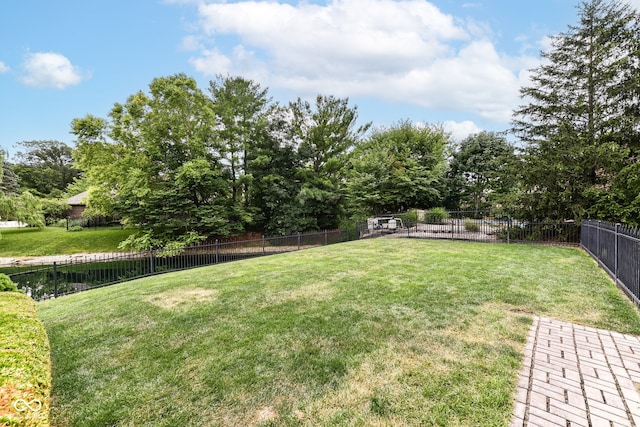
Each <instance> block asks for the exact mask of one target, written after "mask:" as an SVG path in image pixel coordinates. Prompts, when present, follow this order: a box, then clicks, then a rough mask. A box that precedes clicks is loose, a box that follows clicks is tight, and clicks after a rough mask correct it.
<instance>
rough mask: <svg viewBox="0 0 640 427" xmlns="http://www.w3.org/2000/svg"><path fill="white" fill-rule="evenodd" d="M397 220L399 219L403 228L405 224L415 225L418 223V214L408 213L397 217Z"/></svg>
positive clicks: (414, 212)
mask: <svg viewBox="0 0 640 427" xmlns="http://www.w3.org/2000/svg"><path fill="white" fill-rule="evenodd" d="M397 218H400V219H401V220H402V222H403V223H404V225H405V226H406V225H407V224H413V225H415V224H416V223H417V222H418V213H417V212H416V211H409V212H407V213H403V214H400V215H398V216H397Z"/></svg>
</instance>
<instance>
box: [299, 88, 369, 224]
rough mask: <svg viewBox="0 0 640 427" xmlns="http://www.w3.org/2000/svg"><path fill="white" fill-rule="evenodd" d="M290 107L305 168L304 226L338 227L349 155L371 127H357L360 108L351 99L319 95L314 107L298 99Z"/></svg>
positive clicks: (301, 194) (302, 176)
mask: <svg viewBox="0 0 640 427" xmlns="http://www.w3.org/2000/svg"><path fill="white" fill-rule="evenodd" d="M289 108H290V110H291V113H292V116H293V119H292V128H291V129H292V130H293V132H294V135H293V140H294V141H295V143H296V144H297V146H298V154H299V156H300V161H301V163H302V166H303V167H302V168H301V169H300V172H299V174H298V176H299V179H300V180H301V182H302V187H301V189H300V192H299V194H298V200H299V203H300V205H301V207H302V218H303V222H302V223H301V227H302V229H303V230H314V229H315V230H322V229H331V228H336V227H337V226H338V223H339V220H340V217H341V215H342V214H343V207H344V203H343V202H344V200H343V198H344V194H345V193H344V190H345V188H344V179H343V178H344V171H345V165H346V163H347V154H348V152H349V151H350V150H351V149H352V148H353V147H354V146H355V144H356V142H357V141H358V140H360V138H361V137H362V136H363V135H364V133H365V132H366V131H367V129H368V128H369V125H368V124H367V125H364V126H357V125H356V122H357V118H358V109H357V107H355V106H354V107H351V106H349V99H348V98H344V99H339V98H335V97H333V96H321V95H319V96H317V97H316V101H315V103H314V104H311V103H309V102H308V101H303V100H301V99H298V100H297V101H296V102H295V103H291V104H290V106H289Z"/></svg>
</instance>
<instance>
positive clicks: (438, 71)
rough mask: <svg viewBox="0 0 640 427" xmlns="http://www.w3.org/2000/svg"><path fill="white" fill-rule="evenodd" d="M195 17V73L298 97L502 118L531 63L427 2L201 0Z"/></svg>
mask: <svg viewBox="0 0 640 427" xmlns="http://www.w3.org/2000/svg"><path fill="white" fill-rule="evenodd" d="M199 16H200V27H199V28H200V32H199V33H198V35H197V40H198V41H199V43H200V49H199V54H198V55H197V56H195V57H194V58H192V60H191V64H192V65H193V66H194V67H195V68H196V70H197V71H198V72H200V73H202V74H204V75H208V76H213V75H215V74H219V73H229V74H237V75H243V76H247V77H251V76H256V75H257V76H263V79H260V80H259V82H260V83H261V84H264V85H266V86H269V87H272V88H284V89H288V90H292V91H295V92H296V93H297V94H299V95H301V96H308V95H314V94H317V93H324V94H333V95H336V96H349V97H357V96H374V97H378V98H382V99H387V100H391V101H401V102H408V103H413V104H415V105H420V106H424V107H427V108H437V109H450V110H462V109H465V110H471V111H473V112H475V113H476V114H478V115H479V116H481V117H483V118H485V119H489V120H492V121H496V122H508V121H509V119H510V117H511V112H512V110H513V108H514V106H515V105H516V104H517V102H518V99H519V88H520V86H521V83H522V80H523V79H526V73H522V70H524V69H528V68H532V63H531V59H532V58H531V57H524V56H523V57H508V56H505V55H503V54H500V53H498V52H497V50H496V49H495V46H494V45H493V44H492V43H491V42H490V41H489V39H490V36H491V34H489V32H490V29H489V28H485V27H483V25H480V24H478V23H474V22H466V23H465V22H462V21H460V20H458V19H456V18H454V17H452V16H451V15H447V14H444V13H442V12H441V11H440V10H439V9H438V8H436V7H435V6H434V5H432V4H431V3H429V2H428V1H426V0H403V1H393V0H331V1H329V2H328V3H327V4H323V5H319V4H312V3H311V2H305V1H303V2H300V3H296V4H285V3H278V2H272V1H269V2H258V1H248V0H247V1H239V2H234V3H217V2H216V3H206V2H203V3H200V6H199ZM193 37H194V36H189V38H187V39H185V42H184V45H185V46H190V47H195V46H196V44H195V43H194V40H195V39H194V38H193ZM229 40H233V46H231V47H229V46H226V45H225V43H228V41H229Z"/></svg>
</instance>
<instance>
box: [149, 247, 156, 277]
mask: <svg viewBox="0 0 640 427" xmlns="http://www.w3.org/2000/svg"><path fill="white" fill-rule="evenodd" d="M153 264H154V262H153V249H151V250H149V273H151V274H153V273H155V269H156V268H155V266H154V265H153Z"/></svg>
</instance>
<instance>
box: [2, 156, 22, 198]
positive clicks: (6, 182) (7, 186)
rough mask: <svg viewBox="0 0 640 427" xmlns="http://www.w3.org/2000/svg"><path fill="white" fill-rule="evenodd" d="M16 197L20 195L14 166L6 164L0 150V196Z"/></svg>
mask: <svg viewBox="0 0 640 427" xmlns="http://www.w3.org/2000/svg"><path fill="white" fill-rule="evenodd" d="M2 194H4V195H6V196H17V195H18V194H20V183H19V182H18V175H16V173H15V170H14V166H13V165H12V164H11V163H9V162H7V160H6V159H5V154H4V152H3V151H2V150H0V195H2Z"/></svg>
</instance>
